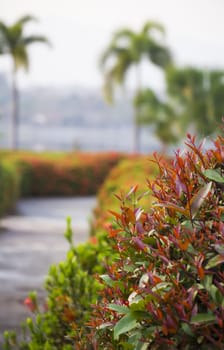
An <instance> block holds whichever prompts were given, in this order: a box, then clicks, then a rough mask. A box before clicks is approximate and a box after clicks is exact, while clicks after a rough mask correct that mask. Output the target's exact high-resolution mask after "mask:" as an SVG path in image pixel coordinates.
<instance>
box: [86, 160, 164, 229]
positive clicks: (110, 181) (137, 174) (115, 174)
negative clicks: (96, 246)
mask: <svg viewBox="0 0 224 350" xmlns="http://www.w3.org/2000/svg"><path fill="white" fill-rule="evenodd" d="M151 160H152V156H132V157H129V159H123V160H121V161H120V162H119V163H118V164H117V165H116V166H115V167H114V168H113V169H112V170H111V171H110V173H109V174H108V176H107V177H106V180H105V181H104V183H103V185H102V186H101V188H100V190H99V192H98V195H97V206H96V208H95V209H94V213H93V214H94V217H93V220H92V223H91V224H92V225H91V226H92V227H91V231H92V232H91V234H92V235H96V234H99V232H105V230H106V229H107V227H108V224H110V223H111V222H112V216H111V214H110V211H117V210H119V201H118V198H116V195H115V194H116V193H117V194H118V193H119V191H120V189H122V192H127V191H128V190H129V189H130V188H131V187H132V186H138V195H142V193H144V192H147V190H148V189H147V183H146V179H147V178H150V179H153V178H155V176H156V175H157V174H158V170H157V167H156V166H155V164H154V163H153V162H152V161H151ZM138 195H137V196H136V197H138ZM142 206H143V207H144V209H145V210H148V209H149V208H150V207H151V197H150V196H143V199H142Z"/></svg>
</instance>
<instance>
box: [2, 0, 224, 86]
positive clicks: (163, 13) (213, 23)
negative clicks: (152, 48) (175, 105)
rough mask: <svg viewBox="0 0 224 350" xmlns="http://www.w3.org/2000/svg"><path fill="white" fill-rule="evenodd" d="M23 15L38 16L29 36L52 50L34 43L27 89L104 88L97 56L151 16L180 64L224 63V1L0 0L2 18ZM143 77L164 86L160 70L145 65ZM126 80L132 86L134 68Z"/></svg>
mask: <svg viewBox="0 0 224 350" xmlns="http://www.w3.org/2000/svg"><path fill="white" fill-rule="evenodd" d="M25 14H32V15H34V16H36V17H37V18H38V19H39V21H38V22H35V23H33V24H29V26H27V34H32V33H35V34H37V33H38V34H44V35H45V36H47V37H48V38H49V40H50V41H51V43H52V48H48V47H46V46H44V45H41V44H38V45H34V46H33V47H31V46H30V49H29V53H30V62H31V64H30V71H29V73H28V74H27V73H25V72H20V73H19V81H20V84H21V85H22V86H24V87H28V86H30V85H39V86H58V87H67V86H68V87H69V86H75V87H89V88H92V87H94V88H96V87H99V86H101V84H102V75H101V73H100V70H99V67H98V60H99V57H100V54H101V53H102V51H103V49H104V48H105V47H106V46H107V45H108V43H109V41H110V39H111V37H112V34H113V32H114V31H116V30H117V29H120V28H123V27H129V28H131V29H133V30H136V31H137V30H140V28H141V27H142V25H143V24H144V22H146V21H147V20H156V21H159V22H160V23H161V24H163V25H164V27H165V29H166V43H167V45H168V46H169V47H170V49H171V50H172V53H173V56H174V59H175V62H176V63H177V64H178V65H181V66H183V65H196V66H200V67H204V68H205V67H206V68H207V67H212V68H217V67H218V68H221V67H224V40H223V34H224V21H223V15H224V1H223V0H154V1H152V0H0V19H1V20H3V21H4V22H6V23H8V24H10V23H12V22H13V21H15V20H16V19H18V18H19V17H20V16H23V15H25ZM10 69H11V62H10V59H9V58H8V57H0V71H3V72H6V73H7V74H8V76H9V74H10ZM142 75H143V85H145V86H152V87H154V88H158V89H160V88H161V86H162V85H163V75H162V73H161V72H160V71H159V70H158V69H155V68H154V67H152V66H150V65H148V64H146V63H144V64H143V74H142ZM128 82H129V84H130V86H133V87H134V85H135V76H134V72H131V73H130V75H129V77H128Z"/></svg>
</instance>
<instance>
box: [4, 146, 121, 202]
mask: <svg viewBox="0 0 224 350" xmlns="http://www.w3.org/2000/svg"><path fill="white" fill-rule="evenodd" d="M1 157H2V158H3V159H6V158H7V160H8V161H11V162H12V163H14V164H16V169H17V173H18V174H19V175H20V178H21V182H20V184H21V195H22V196H56V195H63V196H66V195H67V196H71V195H91V194H95V193H96V192H97V191H98V189H99V187H100V186H101V184H102V182H103V181H104V178H105V177H106V175H107V174H108V172H109V171H110V169H111V168H112V167H113V166H114V165H115V164H117V163H118V162H119V160H120V159H122V158H123V157H124V155H122V154H118V153H113V152H111V153H98V154H97V153H96V154H95V153H65V154H63V153H62V154H52V155H51V154H50V153H49V154H43V155H42V154H35V153H31V152H14V153H8V154H7V153H6V154H4V153H3V154H2V156H1ZM49 179H51V180H50V181H49Z"/></svg>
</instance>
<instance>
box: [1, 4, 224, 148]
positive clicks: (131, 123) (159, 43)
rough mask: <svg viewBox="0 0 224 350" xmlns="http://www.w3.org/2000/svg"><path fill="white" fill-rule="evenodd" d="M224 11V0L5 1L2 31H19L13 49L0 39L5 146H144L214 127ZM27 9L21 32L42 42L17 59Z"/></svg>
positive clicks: (221, 83)
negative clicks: (17, 26)
mask: <svg viewBox="0 0 224 350" xmlns="http://www.w3.org/2000/svg"><path fill="white" fill-rule="evenodd" d="M223 10H224V3H223V1H222V0H207V1H206V0H198V1H193V0H189V1H179V0H169V1H165V0H157V1H151V0H132V1H130V0H122V1H119V0H114V1H110V2H108V1H103V0H82V1H80V0H65V1H63V3H62V2H59V1H55V0H54V1H53V0H39V1H36V0H7V1H6V0H2V1H1V12H0V20H1V24H2V25H3V27H1V28H3V29H4V28H5V29H7V28H8V29H10V28H11V29H13V25H14V34H13V33H11V37H10V39H11V46H10V44H9V43H5V42H4V40H5V39H4V35H2V36H1V37H0V38H1V40H0V44H1V46H2V49H1V51H0V52H1V55H0V147H1V148H20V149H30V150H35V151H43V150H66V151H69V150H84V151H101V150H117V151H125V152H132V151H138V152H141V153H146V152H151V151H153V150H161V149H162V150H163V149H167V147H168V149H170V147H171V148H172V147H173V145H174V144H179V143H180V142H181V139H182V138H183V137H184V136H185V135H186V132H187V131H189V130H190V131H193V132H194V133H197V134H199V135H200V136H201V137H204V136H208V135H211V134H214V133H216V132H217V130H218V129H219V125H220V123H221V118H222V115H223V109H224V102H223V100H224V99H223V94H224V73H223V64H224V42H223V40H222V33H223V32H224V22H223V18H222V17H223ZM27 15H29V16H34V17H35V18H32V17H30V18H26V20H25V21H23V22H22V32H21V33H20V34H21V35H22V36H23V37H24V38H27V37H30V36H33V35H36V36H37V37H36V39H38V38H39V39H40V40H39V41H38V40H36V41H34V42H31V41H27V42H25V41H24V42H23V44H24V43H25V44H27V46H26V57H24V55H23V53H22V54H21V50H23V49H21V46H20V47H19V48H18V47H17V51H18V52H19V54H18V55H17V56H18V57H19V58H18V57H17V58H16V57H15V52H14V51H13V44H15V40H14V39H15V36H16V34H15V33H16V25H15V24H16V22H17V24H18V21H19V20H20V19H21V18H23V19H24V16H27ZM35 19H38V21H36V20H35ZM147 23H148V24H151V25H149V27H148V28H146V27H147ZM4 26H5V27H4ZM144 26H145V27H144ZM162 27H163V28H162ZM17 29H18V28H17ZM128 31H129V33H128ZM1 32H2V33H3V34H4V30H1ZM12 32H13V30H12ZM17 34H18V33H17ZM117 34H118V35H117ZM13 35H14V39H13ZM144 36H145V37H144ZM43 38H45V39H46V42H44V40H42V39H43ZM13 40H14V42H13ZM48 41H49V43H48ZM31 43H32V45H30V44H31ZM43 43H47V45H43ZM49 44H50V45H49ZM10 48H11V49H10ZM160 49H162V51H161V50H160ZM159 50H160V51H159ZM164 50H166V52H165V51H164ZM18 52H17V53H18ZM166 54H167V57H165V56H166ZM13 55H14V56H13ZM168 56H169V57H168ZM24 59H25V61H24ZM27 59H28V60H29V67H28V65H27V62H26V60H27ZM16 60H17V62H16V63H15V61H16ZM28 68H29V69H28ZM136 72H137V74H136ZM112 95H113V98H112ZM108 101H109V102H110V103H109V104H108ZM13 118H14V119H13ZM13 120H14V121H13ZM15 138H16V140H15ZM13 139H14V140H13ZM139 140H140V141H139ZM175 147H176V146H175Z"/></svg>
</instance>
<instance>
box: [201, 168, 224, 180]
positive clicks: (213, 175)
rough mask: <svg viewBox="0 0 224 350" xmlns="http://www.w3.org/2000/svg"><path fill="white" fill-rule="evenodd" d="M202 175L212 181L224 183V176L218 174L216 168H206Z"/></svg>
mask: <svg viewBox="0 0 224 350" xmlns="http://www.w3.org/2000/svg"><path fill="white" fill-rule="evenodd" d="M204 175H205V176H206V177H207V178H208V179H209V180H212V181H215V182H219V183H224V177H223V176H222V175H220V174H219V172H218V171H217V170H214V169H207V170H205V172H204Z"/></svg>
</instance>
